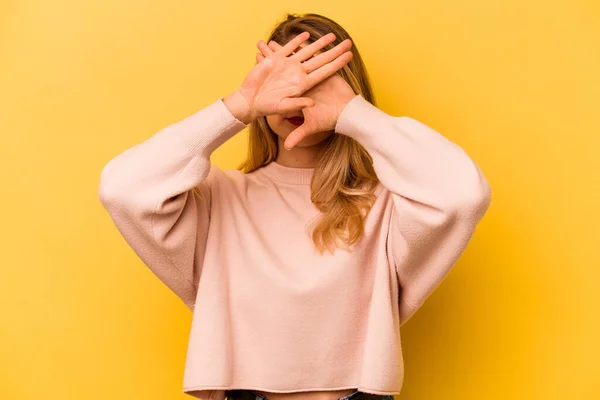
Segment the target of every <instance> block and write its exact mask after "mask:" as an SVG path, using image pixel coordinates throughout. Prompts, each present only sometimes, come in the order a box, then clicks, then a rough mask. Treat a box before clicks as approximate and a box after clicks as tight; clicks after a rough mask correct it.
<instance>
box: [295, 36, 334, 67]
mask: <svg viewBox="0 0 600 400" xmlns="http://www.w3.org/2000/svg"><path fill="white" fill-rule="evenodd" d="M334 40H335V34H334V33H333V32H329V33H328V34H327V35H325V36H321V37H320V38H319V39H317V40H315V41H314V42H312V43H311V44H309V45H307V46H304V47H302V48H301V50H300V51H298V52H296V54H294V55H292V56H290V58H292V59H294V60H298V61H300V62H302V61H304V60H308V59H309V58H311V57H312V56H313V54H315V53H316V52H317V51H319V50H321V49H322V48H323V47H325V46H327V45H328V44H329V43H331V42H333V41H334Z"/></svg>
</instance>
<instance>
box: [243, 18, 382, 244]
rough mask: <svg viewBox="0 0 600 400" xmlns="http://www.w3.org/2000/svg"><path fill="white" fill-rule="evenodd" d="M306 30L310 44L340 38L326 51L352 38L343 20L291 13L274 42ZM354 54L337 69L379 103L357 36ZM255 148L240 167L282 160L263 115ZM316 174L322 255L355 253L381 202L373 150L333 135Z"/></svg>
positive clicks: (252, 135)
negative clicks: (353, 249)
mask: <svg viewBox="0 0 600 400" xmlns="http://www.w3.org/2000/svg"><path fill="white" fill-rule="evenodd" d="M303 31H308V32H310V38H309V39H308V42H309V43H312V42H314V41H315V40H317V39H319V38H320V37H322V36H324V35H326V34H327V33H329V32H333V33H334V34H335V36H336V40H335V41H334V42H333V43H330V44H328V45H327V46H325V47H324V48H323V49H322V51H323V52H325V51H327V50H329V49H331V48H333V47H335V46H336V45H337V44H339V43H340V42H342V41H344V40H345V39H347V38H350V39H351V40H352V38H351V37H350V35H349V34H348V32H346V31H345V30H344V29H343V28H342V27H341V26H340V25H339V24H337V23H336V22H334V21H332V20H331V19H329V18H326V17H324V16H322V15H319V14H303V15H295V14H289V13H288V14H287V15H286V19H285V20H284V21H282V22H280V23H278V24H277V25H276V26H275V28H274V29H273V31H272V32H271V34H270V36H269V39H268V40H267V43H268V42H269V41H271V40H274V41H275V42H277V43H279V44H281V45H284V44H285V43H287V42H288V41H289V40H290V39H292V38H293V37H295V36H296V35H298V34H300V33H302V32H303ZM351 51H352V53H353V57H352V59H351V60H350V62H348V63H347V64H346V65H345V66H344V67H343V68H342V69H340V70H339V71H338V72H337V73H338V74H339V75H340V76H341V77H342V78H344V79H345V80H346V82H348V84H349V85H350V86H351V87H352V89H353V90H354V93H356V94H361V95H362V97H364V98H365V99H366V100H367V101H369V102H370V103H371V104H373V105H375V98H374V95H373V91H372V88H371V84H370V82H369V77H368V75H367V71H366V68H365V65H364V63H363V61H362V58H361V57H360V54H359V52H358V49H357V48H356V45H355V44H354V41H353V40H352V48H351ZM248 131H249V146H248V154H247V159H246V160H245V161H244V162H242V163H241V164H240V165H239V166H238V169H239V170H241V171H243V172H245V173H249V172H252V171H254V170H256V169H258V168H260V167H262V166H264V165H266V164H268V163H270V162H272V161H274V160H275V159H276V158H277V152H278V144H277V143H278V141H277V135H276V134H275V132H273V131H272V130H271V129H270V127H269V126H268V124H267V122H266V118H265V117H261V118H258V119H256V120H255V121H253V122H251V123H250V124H249V126H248ZM325 140H326V141H327V143H326V148H325V150H324V153H323V155H322V157H321V158H320V160H319V161H318V163H317V165H316V166H315V171H314V173H313V177H312V181H311V196H310V197H311V201H312V202H313V204H314V205H315V206H316V207H317V208H318V209H319V210H320V211H321V217H320V218H319V219H318V220H317V221H314V222H315V224H314V226H313V230H312V233H311V238H312V240H313V242H314V243H315V246H316V248H317V249H318V250H319V252H320V253H321V254H322V253H323V252H324V251H325V250H328V251H329V252H331V253H333V252H334V251H335V248H336V245H337V246H339V247H341V248H343V249H345V250H347V251H349V246H350V245H352V244H353V243H356V242H357V241H358V240H359V239H360V237H361V236H362V234H363V231H364V225H365V223H364V220H365V218H366V216H367V214H368V211H369V210H370V209H371V207H372V205H373V202H374V200H375V195H374V193H373V191H374V189H375V188H376V186H377V184H378V182H379V180H378V179H377V175H376V174H375V170H374V169H373V160H372V158H371V156H370V155H369V154H368V153H367V151H366V150H365V149H364V148H363V147H362V146H361V145H360V144H359V143H358V142H357V141H356V140H354V139H352V138H350V137H349V136H346V135H342V134H332V135H330V136H329V137H328V138H327V139H325Z"/></svg>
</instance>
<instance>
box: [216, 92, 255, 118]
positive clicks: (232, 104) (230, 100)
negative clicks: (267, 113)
mask: <svg viewBox="0 0 600 400" xmlns="http://www.w3.org/2000/svg"><path fill="white" fill-rule="evenodd" d="M223 103H225V106H226V107H227V108H228V109H229V111H230V112H231V114H232V115H233V116H234V117H235V118H236V119H237V120H239V121H241V122H242V123H244V124H246V125H248V124H249V123H250V122H252V121H254V120H255V119H256V118H255V117H253V116H252V115H251V114H252V113H251V111H250V104H248V100H247V99H246V97H245V96H244V95H243V94H241V93H240V91H239V89H238V90H236V91H235V92H232V93H231V94H229V95H228V96H227V97H224V98H223Z"/></svg>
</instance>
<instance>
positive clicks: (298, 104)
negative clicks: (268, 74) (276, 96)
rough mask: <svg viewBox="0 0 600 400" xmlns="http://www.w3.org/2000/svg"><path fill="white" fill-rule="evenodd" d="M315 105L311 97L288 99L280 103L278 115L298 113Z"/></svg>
mask: <svg viewBox="0 0 600 400" xmlns="http://www.w3.org/2000/svg"><path fill="white" fill-rule="evenodd" d="M314 105H315V101H314V99H311V98H309V97H287V98H285V99H283V100H281V102H280V103H279V108H278V110H277V112H278V113H285V112H290V111H297V110H301V109H303V108H307V107H313V106H314Z"/></svg>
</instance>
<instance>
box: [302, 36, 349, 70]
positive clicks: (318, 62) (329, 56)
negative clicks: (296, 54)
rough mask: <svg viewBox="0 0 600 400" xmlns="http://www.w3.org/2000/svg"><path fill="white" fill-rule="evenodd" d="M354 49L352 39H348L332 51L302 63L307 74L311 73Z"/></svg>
mask: <svg viewBox="0 0 600 400" xmlns="http://www.w3.org/2000/svg"><path fill="white" fill-rule="evenodd" d="M351 47H352V41H351V40H350V39H346V40H344V41H343V42H341V43H340V44H338V45H337V46H335V47H334V48H332V49H329V50H327V51H326V52H324V53H321V54H318V55H315V56H314V57H313V58H311V59H309V60H307V61H305V62H303V63H302V66H303V67H304V70H305V71H306V72H307V73H310V72H312V71H314V70H316V69H317V68H320V67H321V66H323V65H325V64H327V63H329V62H331V61H333V60H335V59H336V58H337V57H339V56H341V55H342V54H344V53H345V52H346V51H347V50H349V49H350V48H351Z"/></svg>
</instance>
